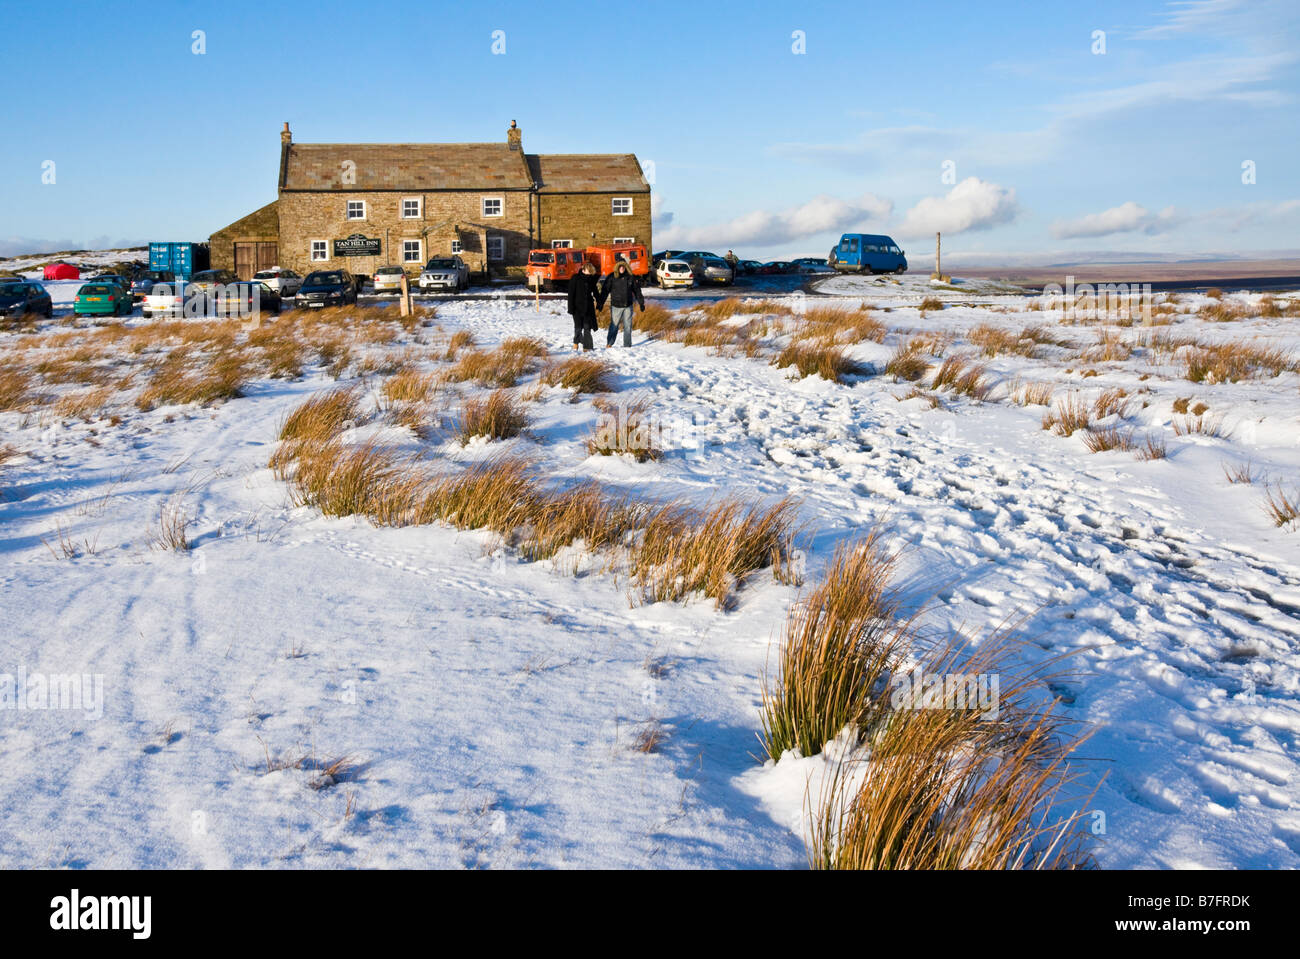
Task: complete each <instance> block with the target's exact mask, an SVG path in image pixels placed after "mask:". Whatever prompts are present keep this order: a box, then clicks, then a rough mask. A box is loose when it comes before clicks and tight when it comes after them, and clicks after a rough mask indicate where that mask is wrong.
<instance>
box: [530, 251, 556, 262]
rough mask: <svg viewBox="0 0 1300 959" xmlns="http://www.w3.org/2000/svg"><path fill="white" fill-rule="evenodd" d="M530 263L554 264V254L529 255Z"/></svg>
mask: <svg viewBox="0 0 1300 959" xmlns="http://www.w3.org/2000/svg"><path fill="white" fill-rule="evenodd" d="M528 262H529V263H554V262H555V254H554V253H530V254H529V255H528Z"/></svg>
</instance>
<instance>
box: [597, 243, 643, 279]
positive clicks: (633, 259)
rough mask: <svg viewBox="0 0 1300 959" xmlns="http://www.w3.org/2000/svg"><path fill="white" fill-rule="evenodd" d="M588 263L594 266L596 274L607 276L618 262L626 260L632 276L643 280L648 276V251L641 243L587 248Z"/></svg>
mask: <svg viewBox="0 0 1300 959" xmlns="http://www.w3.org/2000/svg"><path fill="white" fill-rule="evenodd" d="M585 252H586V258H587V262H588V263H594V264H596V272H597V273H599V274H600V275H601V276H608V275H609V274H610V273H613V272H614V267H615V266H616V265H617V264H618V261H619V260H626V261H627V266H628V269H629V270H631V271H632V275H633V276H636V277H640V278H641V279H642V280H644V279H645V278H646V277H648V276H649V275H650V251H649V250H647V249H646V248H645V246H644V245H643V244H641V243H615V244H611V245H610V246H589V247H587V249H586V251H585Z"/></svg>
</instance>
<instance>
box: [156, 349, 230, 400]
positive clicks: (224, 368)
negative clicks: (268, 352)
mask: <svg viewBox="0 0 1300 959" xmlns="http://www.w3.org/2000/svg"><path fill="white" fill-rule="evenodd" d="M250 378H251V370H250V362H249V359H248V357H247V356H245V355H244V354H243V353H242V352H240V351H238V350H229V351H221V352H218V353H215V354H214V355H212V356H210V357H207V358H206V359H202V360H198V361H195V362H193V363H192V362H191V361H190V360H189V359H187V358H186V357H184V356H183V355H181V354H180V353H179V352H178V353H174V354H172V356H170V357H169V358H168V359H167V360H166V361H165V362H164V363H163V364H162V365H161V366H160V367H159V368H158V370H157V371H156V372H155V373H154V375H153V377H152V378H151V379H150V381H149V384H148V385H147V386H146V387H145V388H144V389H143V390H142V391H141V392H140V395H139V396H138V397H136V401H135V405H136V406H137V407H139V408H140V409H141V410H152V409H154V408H155V407H159V406H176V405H184V404H187V403H198V404H199V405H202V406H207V405H210V404H212V403H217V402H222V401H225V400H231V399H235V398H237V397H240V396H243V395H244V393H243V388H244V386H245V384H247V383H248V381H249V379H250Z"/></svg>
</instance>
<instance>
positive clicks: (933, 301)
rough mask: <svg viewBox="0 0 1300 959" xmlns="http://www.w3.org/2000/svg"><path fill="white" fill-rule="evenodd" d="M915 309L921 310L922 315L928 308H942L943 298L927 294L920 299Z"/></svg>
mask: <svg viewBox="0 0 1300 959" xmlns="http://www.w3.org/2000/svg"><path fill="white" fill-rule="evenodd" d="M917 309H918V310H920V311H921V315H922V316H924V315H925V314H926V313H928V312H929V311H930V310H942V309H943V300H941V299H939V298H938V297H937V296H927V297H926V298H925V299H924V300H922V301H921V305H920V306H918V307H917Z"/></svg>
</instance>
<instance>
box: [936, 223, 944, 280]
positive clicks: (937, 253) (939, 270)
mask: <svg viewBox="0 0 1300 959" xmlns="http://www.w3.org/2000/svg"><path fill="white" fill-rule="evenodd" d="M934 272H935V273H938V274H939V275H940V276H943V267H942V266H940V265H939V233H938V231H937V230H936V231H935V234H934Z"/></svg>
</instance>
